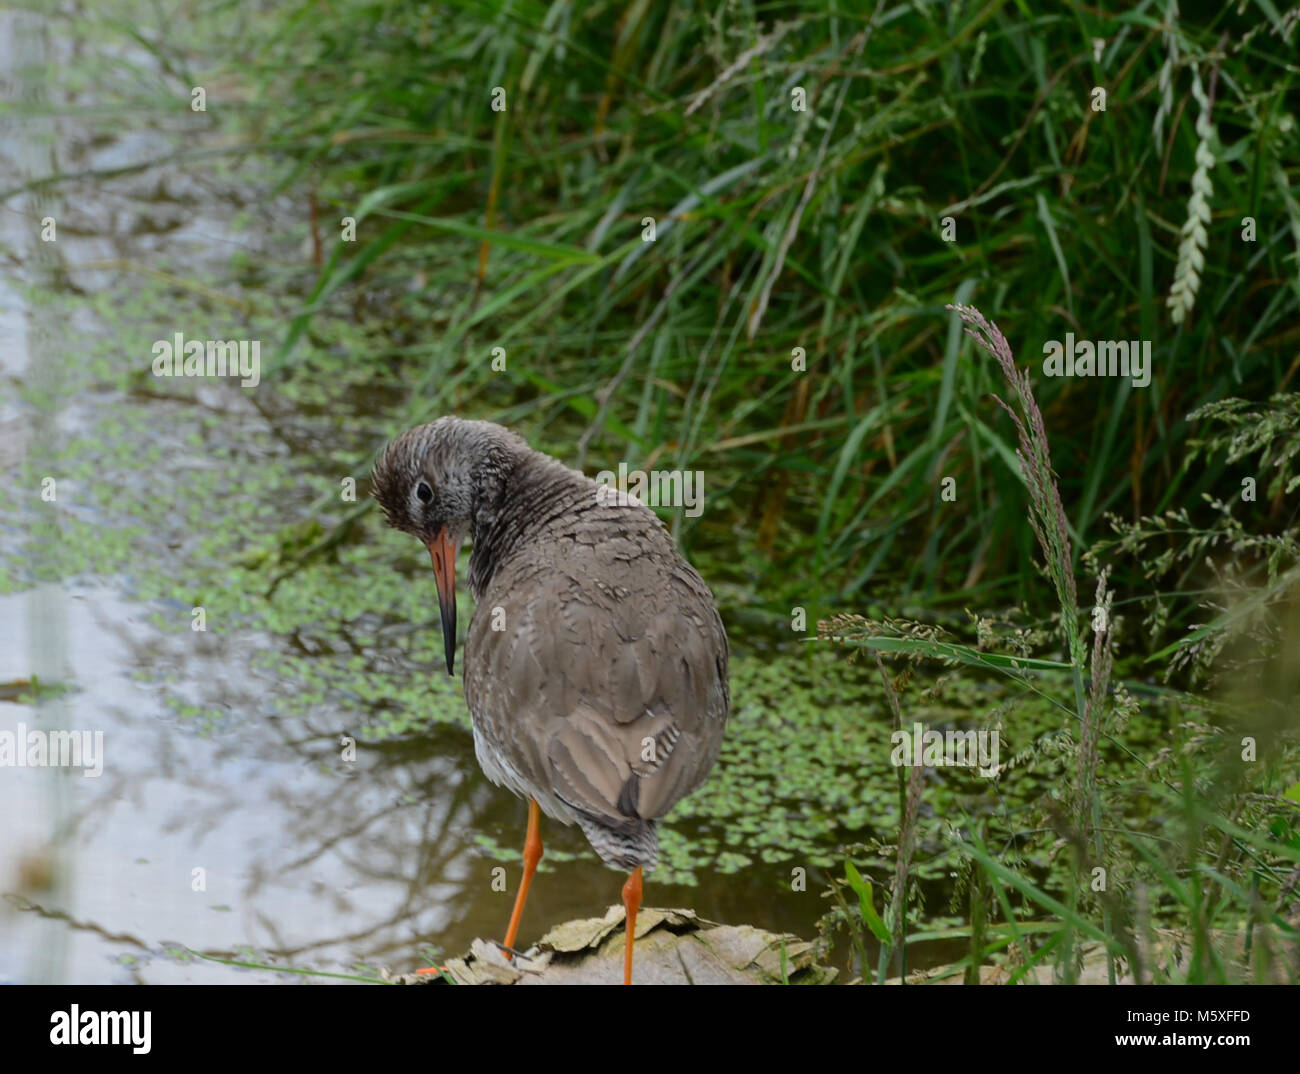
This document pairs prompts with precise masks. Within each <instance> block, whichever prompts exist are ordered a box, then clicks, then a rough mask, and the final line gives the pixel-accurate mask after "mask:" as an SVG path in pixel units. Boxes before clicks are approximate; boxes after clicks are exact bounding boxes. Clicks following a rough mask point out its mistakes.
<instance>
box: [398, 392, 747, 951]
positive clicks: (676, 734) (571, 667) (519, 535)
mask: <svg viewBox="0 0 1300 1074" xmlns="http://www.w3.org/2000/svg"><path fill="white" fill-rule="evenodd" d="M373 492H374V495H375V497H376V498H377V499H378V500H379V502H380V504H381V506H382V507H383V509H384V511H385V513H386V515H387V516H388V519H389V522H390V523H391V524H393V525H395V526H398V527H399V528H401V529H403V530H406V531H407V532H410V533H412V534H414V535H415V536H417V537H419V538H420V540H422V541H423V542H424V543H425V544H426V545H427V546H428V547H429V548H430V551H431V553H432V554H433V557H434V565H435V571H436V572H437V573H438V575H439V588H440V595H441V596H442V597H443V598H444V606H445V598H446V596H447V594H446V593H443V592H442V589H443V587H444V585H445V584H450V582H448V579H449V578H450V577H451V574H450V572H451V571H452V570H454V566H449V564H451V565H454V561H455V549H456V548H457V547H458V546H459V544H460V541H461V540H462V539H463V538H464V537H465V536H466V535H467V534H469V535H472V537H473V540H474V549H473V553H472V555H471V556H470V562H469V584H470V591H471V593H472V594H473V596H474V600H475V603H476V607H475V610H474V615H473V618H472V620H471V622H470V625H469V632H468V636H467V639H466V644H465V699H466V701H467V703H468V705H469V710H470V715H471V718H472V721H473V726H474V744H475V752H476V755H477V757H478V761H479V764H480V765H481V766H482V768H483V771H484V772H485V773H486V774H487V776H488V778H489V779H491V780H492V781H493V782H494V783H497V784H500V785H502V786H505V787H508V788H509V789H510V790H512V791H514V792H515V793H516V794H518V795H521V796H524V797H528V798H531V799H533V800H535V801H536V802H537V804H538V805H539V806H540V808H541V810H542V811H543V812H545V813H547V814H548V815H549V816H552V817H554V818H556V819H557V820H560V821H562V822H563V823H566V824H572V823H577V824H579V825H580V826H581V827H582V829H583V831H584V832H585V833H586V836H587V838H588V840H589V841H590V842H591V845H592V846H593V847H594V848H595V850H596V852H597V853H598V854H599V855H600V857H601V858H602V859H603V860H604V861H605V862H606V863H607V864H609V865H611V866H614V867H616V868H620V869H626V870H636V869H638V868H639V867H644V868H647V869H649V868H653V867H654V864H655V861H656V858H657V851H658V837H657V834H656V830H655V825H656V821H658V820H659V819H660V818H661V817H663V816H664V815H665V814H666V813H667V812H668V811H669V809H671V808H672V806H673V805H674V803H676V802H677V801H679V800H680V799H681V798H683V797H685V796H686V795H687V794H689V793H690V792H691V791H692V790H694V789H695V788H696V787H697V786H699V785H700V783H701V782H703V780H704V778H705V777H706V776H707V774H708V772H709V770H710V768H712V766H713V764H714V762H715V761H716V760H717V757H718V752H719V750H720V749H721V746H722V734H723V727H724V725H725V723H726V719H727V713H728V708H729V704H730V701H729V692H728V683H727V655H728V654H727V636H726V632H725V631H724V629H723V626H722V620H721V619H720V618H719V616H718V612H717V609H716V607H715V606H714V602H713V597H712V594H711V593H710V592H709V589H708V586H706V585H705V584H704V581H703V580H702V579H701V578H700V576H699V575H698V574H697V573H696V572H695V570H694V568H692V567H691V565H690V564H689V563H687V562H686V561H685V560H684V559H683V558H682V556H681V555H680V554H679V553H678V551H677V549H676V547H675V546H674V544H673V542H672V539H671V537H670V536H669V534H668V532H667V530H666V529H665V528H664V526H663V523H661V522H660V521H659V519H658V517H657V516H656V515H655V514H654V512H652V511H651V510H650V509H649V508H647V507H644V506H642V505H640V504H637V503H623V504H619V503H618V502H617V501H616V498H615V497H611V496H607V495H604V494H602V489H601V486H599V485H598V484H597V483H596V482H594V481H592V480H591V479H590V478H587V477H584V476H583V475H582V474H580V473H578V472H577V471H576V470H572V469H569V468H568V467H566V466H564V465H563V464H561V463H559V462H557V461H556V460H555V459H552V458H550V457H549V456H547V455H543V454H541V453H540V452H536V451H533V450H531V449H530V448H529V447H528V445H527V444H526V443H525V442H524V441H523V440H522V439H520V438H519V437H518V436H516V435H515V434H514V433H511V432H510V431H509V430H507V429H504V428H502V427H501V426H498V425H493V424H490V423H488V422H470V421H463V420H460V419H457V418H442V419H440V420H439V421H436V422H433V423H431V424H429V425H422V426H420V427H418V428H416V429H412V430H410V431H409V432H407V433H405V434H404V435H402V436H401V437H399V438H398V439H397V440H395V441H393V443H391V444H390V445H389V446H388V448H387V449H386V450H385V452H384V453H383V455H382V456H381V457H380V459H379V461H378V463H377V464H376V466H375V473H374V480H373ZM426 494H427V498H426ZM453 580H454V579H453ZM453 599H454V598H453ZM448 619H449V617H448V615H447V614H446V612H445V611H444V617H443V623H444V628H445V629H450V630H451V632H452V635H453V637H452V638H449V640H448V650H447V651H448V669H449V670H450V668H451V658H452V650H451V645H452V642H453V641H454V623H455V617H454V611H453V613H452V614H451V616H450V623H449V622H448ZM531 828H532V826H531V825H530V831H531ZM540 853H541V847H540V841H539V842H538V844H537V856H538V857H540ZM530 875H531V874H530V873H527V874H526V877H527V876H530ZM638 884H639V874H638ZM637 898H638V901H639V887H638V895H637ZM516 917H517V913H516ZM514 923H516V922H512V928H513V924H514ZM629 966H630V949H629Z"/></svg>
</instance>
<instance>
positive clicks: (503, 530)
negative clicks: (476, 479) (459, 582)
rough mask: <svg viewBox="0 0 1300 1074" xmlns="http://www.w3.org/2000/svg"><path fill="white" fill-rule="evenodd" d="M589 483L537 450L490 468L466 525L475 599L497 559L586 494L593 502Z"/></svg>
mask: <svg viewBox="0 0 1300 1074" xmlns="http://www.w3.org/2000/svg"><path fill="white" fill-rule="evenodd" d="M588 486H591V488H594V484H593V483H592V482H590V481H589V480H588V479H587V478H585V477H584V476H583V475H582V474H580V473H579V472H578V471H577V470H571V469H569V468H568V467H567V466H565V465H564V464H563V463H561V462H559V461H557V460H556V459H553V458H551V457H550V456H549V455H543V454H542V453H541V452H539V451H531V450H530V451H528V452H527V453H526V454H521V455H515V456H512V457H511V458H510V459H509V460H508V464H503V465H499V466H496V467H493V468H491V470H490V471H488V479H487V480H484V481H481V482H480V484H479V488H480V497H479V501H478V504H477V506H476V509H475V511H474V518H473V522H472V524H471V527H470V533H471V535H472V536H473V539H474V550H473V552H471V554H470V557H469V591H470V595H471V596H473V598H474V601H475V603H478V601H479V600H480V599H481V598H482V596H483V594H484V592H486V591H487V587H488V585H489V584H490V583H491V581H492V577H493V575H495V574H496V572H497V570H498V568H499V567H500V566H501V564H502V563H504V562H505V561H506V559H508V558H509V557H510V556H511V555H512V554H514V553H515V552H517V551H518V550H519V549H520V548H523V547H526V546H527V545H528V543H529V542H530V541H532V540H534V539H536V537H537V535H538V534H539V533H540V532H541V531H542V530H544V529H546V528H547V527H548V526H550V525H552V523H553V522H554V521H555V519H556V517H557V511H559V512H561V513H562V512H563V511H564V510H565V508H568V509H569V510H572V509H573V508H575V507H577V506H578V505H579V504H580V503H581V502H582V501H583V500H585V499H587V498H592V502H593V503H594V502H595V501H594V497H593V496H592V493H591V490H590V489H589V488H588ZM560 517H563V515H562V514H561V516H560Z"/></svg>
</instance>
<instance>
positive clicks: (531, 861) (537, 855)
mask: <svg viewBox="0 0 1300 1074" xmlns="http://www.w3.org/2000/svg"><path fill="white" fill-rule="evenodd" d="M541 827H542V811H541V809H540V808H539V807H538V805H537V802H536V801H534V800H533V799H532V798H529V799H528V835H527V836H526V837H525V838H524V878H523V880H521V881H520V882H519V894H518V895H516V896H515V908H514V912H513V913H511V915H510V927H509V928H508V929H506V943H505V946H506V947H514V945H515V933H517V932H518V931H519V919H520V918H521V917H523V916H524V900H526V899H527V898H528V885H529V884H531V883H532V882H533V873H535V872H537V863H538V862H539V861H541V860H542V831H541ZM505 956H506V958H513V957H514V956H513V955H511V954H510V952H509V951H507V952H505Z"/></svg>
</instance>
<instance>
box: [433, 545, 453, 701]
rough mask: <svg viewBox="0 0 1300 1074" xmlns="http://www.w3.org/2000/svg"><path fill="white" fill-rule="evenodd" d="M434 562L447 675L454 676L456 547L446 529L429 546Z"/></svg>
mask: <svg viewBox="0 0 1300 1074" xmlns="http://www.w3.org/2000/svg"><path fill="white" fill-rule="evenodd" d="M429 558H430V559H432V560H433V579H434V581H435V582H437V583H438V610H439V611H440V612H441V613H442V644H443V651H444V652H445V653H446V655H447V674H448V675H454V674H455V671H453V670H452V669H453V667H454V666H455V662H456V545H455V544H453V543H452V540H451V538H450V537H448V536H447V530H446V527H443V528H442V529H440V530H439V531H438V536H436V537H435V538H434V539H433V542H432V543H431V544H430V545H429Z"/></svg>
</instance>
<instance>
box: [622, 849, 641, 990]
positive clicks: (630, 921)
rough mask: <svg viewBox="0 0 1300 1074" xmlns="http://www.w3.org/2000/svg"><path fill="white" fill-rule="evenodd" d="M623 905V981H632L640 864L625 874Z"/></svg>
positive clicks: (639, 899)
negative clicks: (625, 937)
mask: <svg viewBox="0 0 1300 1074" xmlns="http://www.w3.org/2000/svg"><path fill="white" fill-rule="evenodd" d="M623 907H624V909H625V910H626V911H627V947H626V948H625V949H624V951H623V983H624V984H625V985H630V984H631V983H632V941H633V940H634V939H635V938H636V912H637V911H638V910H639V909H641V866H639V865H638V866H637V867H636V868H635V869H633V870H632V871H631V872H630V873H628V874H627V883H626V884H624V885H623Z"/></svg>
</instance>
